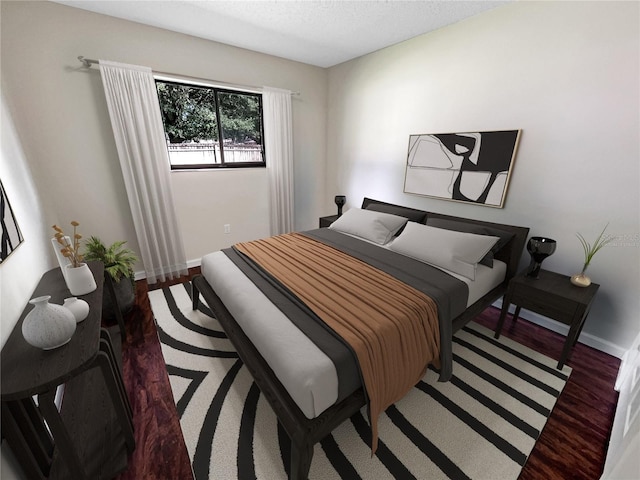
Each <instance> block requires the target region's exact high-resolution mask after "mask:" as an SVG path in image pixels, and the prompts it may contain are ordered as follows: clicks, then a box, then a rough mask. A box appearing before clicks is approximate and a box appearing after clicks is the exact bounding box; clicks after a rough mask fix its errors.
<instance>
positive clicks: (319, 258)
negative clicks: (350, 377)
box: [235, 233, 440, 452]
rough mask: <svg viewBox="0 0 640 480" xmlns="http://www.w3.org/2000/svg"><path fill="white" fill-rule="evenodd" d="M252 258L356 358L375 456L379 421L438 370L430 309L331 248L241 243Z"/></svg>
mask: <svg viewBox="0 0 640 480" xmlns="http://www.w3.org/2000/svg"><path fill="white" fill-rule="evenodd" d="M235 247H236V249H237V250H238V251H240V252H242V253H243V254H245V255H247V256H248V257H250V258H251V259H252V260H253V261H255V262H256V263H257V264H259V265H260V266H261V267H262V268H263V269H264V270H265V271H267V272H268V273H269V274H270V275H272V276H273V277H275V278H276V279H277V280H278V281H279V282H280V283H282V284H283V285H284V286H286V287H287V288H288V289H289V290H290V291H291V292H293V293H294V294H295V295H296V296H297V297H298V298H300V300H302V301H303V302H304V303H305V304H306V305H307V306H308V307H309V308H310V309H311V310H313V312H314V313H315V314H316V315H317V316H318V317H320V318H321V319H322V320H323V321H324V322H325V323H326V324H327V325H329V326H330V327H331V328H332V329H333V330H334V331H335V332H336V333H338V334H339V335H340V336H341V337H342V338H343V339H344V340H345V341H346V342H347V343H348V344H349V345H350V346H351V348H352V349H353V350H354V352H355V353H356V356H357V358H358V363H359V366H360V370H361V372H362V377H363V382H364V385H365V389H366V392H367V396H368V400H369V415H370V419H371V433H372V444H371V448H372V451H373V452H375V450H376V447H377V444H378V426H377V424H378V416H379V414H380V413H382V412H383V411H384V410H385V409H386V408H387V407H389V406H390V405H392V404H393V403H395V402H397V401H398V400H400V399H401V398H402V397H403V396H404V395H405V394H406V393H407V392H408V391H409V390H410V389H411V388H412V387H413V386H414V385H415V384H416V383H417V382H418V381H420V379H421V378H422V377H423V376H424V374H425V371H426V368H427V366H428V365H429V364H430V363H434V364H435V365H436V367H438V366H439V365H438V362H439V353H440V352H439V338H440V337H439V326H438V314H437V307H436V304H435V302H434V301H433V300H432V299H431V298H430V297H428V296H427V295H425V294H424V293H422V292H419V291H418V290H416V289H414V288H413V287H410V286H408V285H406V284H405V283H403V282H401V281H399V280H397V279H395V278H394V277H392V276H390V275H388V274H387V273H384V272H382V271H380V270H378V269H376V268H374V267H371V266H370V265H368V264H366V263H364V262H362V261H360V260H357V259H355V258H353V257H351V256H350V255H347V254H345V253H343V252H341V251H339V250H337V249H334V248H333V247H330V246H328V245H325V244H323V243H321V242H318V241H315V240H313V239H311V238H309V237H306V236H304V235H300V234H296V233H291V234H286V235H279V236H276V237H270V238H267V239H264V240H257V241H254V242H248V243H239V244H237V245H236V246H235Z"/></svg>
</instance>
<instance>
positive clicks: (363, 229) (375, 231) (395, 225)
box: [329, 208, 407, 245]
mask: <svg viewBox="0 0 640 480" xmlns="http://www.w3.org/2000/svg"><path fill="white" fill-rule="evenodd" d="M406 223H407V219H406V218H405V217H399V216H397V215H391V214H389V213H382V212H374V211H372V210H362V209H360V208H350V209H349V210H347V211H346V212H345V213H344V214H342V216H341V217H340V218H338V219H337V220H336V221H335V222H333V223H332V224H331V225H330V226H329V228H330V229H332V230H337V231H338V232H342V233H348V234H350V235H354V236H356V237H360V238H363V239H365V240H369V241H371V242H374V243H377V244H379V245H384V244H385V243H387V242H388V241H389V240H391V238H392V237H393V235H394V234H395V233H396V232H397V231H398V230H400V229H401V228H402V227H404V225H405V224H406Z"/></svg>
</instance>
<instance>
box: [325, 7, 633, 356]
mask: <svg viewBox="0 0 640 480" xmlns="http://www.w3.org/2000/svg"><path fill="white" fill-rule="evenodd" d="M639 7H640V4H638V3H637V2H515V3H513V4H509V5H507V6H504V7H500V8H498V9H496V10H492V11H490V12H487V13H484V14H482V15H479V16H477V17H473V18H471V19H468V20H465V21H463V22H460V23H458V24H455V25H452V26H449V27H446V28H442V29H440V30H438V31H436V32H432V33H430V34H426V35H423V36H420V37H417V38H415V39H412V40H409V41H406V42H403V43H401V44H398V45H395V46H393V47H390V48H386V49H384V50H381V51H378V52H376V53H373V54H370V55H367V56H364V57H361V58H359V59H356V60H353V61H350V62H346V63H344V64H341V65H338V66H336V67H333V68H331V69H329V110H328V117H327V118H328V130H327V138H328V147H327V194H326V196H325V198H326V200H325V201H326V202H327V205H326V208H325V210H330V209H331V200H330V199H331V198H332V197H333V195H335V194H345V195H346V196H347V202H348V203H347V204H348V206H359V205H360V203H361V201H362V198H363V197H364V196H369V197H374V198H379V199H382V200H386V201H390V202H394V203H400V204H404V205H410V206H414V207H417V208H422V209H425V210H432V211H437V212H442V213H448V214H453V215H460V216H467V217H471V218H480V219H484V220H489V221H495V222H500V223H512V224H516V225H523V226H529V227H530V228H531V234H532V235H543V236H549V237H551V238H554V239H556V240H557V241H558V249H557V251H556V253H555V254H554V255H553V256H551V257H549V258H548V259H547V260H546V261H545V263H544V267H545V268H548V269H551V270H555V271H558V272H562V273H565V274H569V275H571V274H573V273H577V272H578V271H579V269H580V268H581V266H582V258H583V257H582V250H581V247H580V244H579V242H578V240H577V238H576V237H575V233H576V232H581V233H582V234H584V235H585V236H586V237H587V238H588V239H589V240H593V239H595V237H596V236H597V234H598V233H599V232H600V230H601V229H602V228H603V227H604V225H605V224H606V223H607V222H610V223H611V224H610V227H609V232H610V233H612V234H615V235H620V236H621V237H620V241H618V242H617V243H616V244H614V245H612V246H610V247H607V248H605V249H604V250H602V251H601V252H600V253H598V254H597V255H596V257H595V258H594V260H593V262H592V265H591V267H590V268H589V271H588V273H589V274H590V276H591V277H592V279H593V281H595V282H596V283H599V284H600V285H601V288H600V291H599V292H598V295H597V297H596V300H595V303H594V306H593V309H592V312H591V314H590V316H589V318H588V319H587V322H586V325H585V327H584V331H583V335H582V337H581V341H583V342H585V343H590V344H592V345H596V346H598V347H599V348H602V349H605V350H607V351H609V352H611V353H614V354H621V353H622V352H623V351H624V350H625V349H626V348H628V346H629V344H630V342H631V340H632V339H633V338H634V337H635V335H636V333H637V332H638V328H639V327H638V325H639V322H638V320H639V313H638V312H639V311H640V298H639V296H638V291H640V270H639V269H640V232H639V230H640V205H639V204H640V199H639V193H638V192H639V190H640V171H639V165H640V162H639V159H640V152H639V147H640V124H639V119H640V95H639V90H640V75H639V60H640V52H639V47H640V34H639V25H638V24H639V17H640V15H639ZM515 128H520V129H522V131H523V132H522V137H521V142H520V147H519V150H518V154H517V157H516V161H515V166H514V170H513V173H512V177H511V183H510V187H509V191H508V196H507V199H506V204H505V207H504V208H503V209H494V208H488V207H482V206H476V205H468V204H460V203H456V202H448V201H443V200H436V199H429V198H426V197H420V196H415V195H407V194H403V193H402V190H403V180H404V171H405V162H406V155H407V145H408V138H409V135H410V134H421V133H445V132H468V131H483V130H500V129H515ZM333 208H334V209H335V207H333ZM527 261H528V255H527V254H526V253H525V255H524V256H523V266H524V265H526V262H527Z"/></svg>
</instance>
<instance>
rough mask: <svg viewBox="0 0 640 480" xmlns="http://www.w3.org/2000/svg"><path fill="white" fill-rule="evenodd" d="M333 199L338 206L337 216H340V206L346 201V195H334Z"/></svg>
mask: <svg viewBox="0 0 640 480" xmlns="http://www.w3.org/2000/svg"><path fill="white" fill-rule="evenodd" d="M334 201H335V202H336V205H337V206H338V217H340V216H341V215H342V207H343V206H344V204H345V203H347V197H345V196H344V195H336V197H335V198H334Z"/></svg>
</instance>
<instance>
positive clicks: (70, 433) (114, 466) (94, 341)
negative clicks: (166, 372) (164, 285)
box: [0, 262, 135, 480]
mask: <svg viewBox="0 0 640 480" xmlns="http://www.w3.org/2000/svg"><path fill="white" fill-rule="evenodd" d="M89 267H90V268H91V271H92V272H93V275H94V277H95V280H96V284H97V286H98V288H97V289H96V290H94V291H93V292H91V293H89V294H87V295H82V296H80V297H79V298H82V299H83V300H85V301H86V302H87V303H88V304H89V307H90V309H89V316H88V317H87V318H86V319H85V320H84V321H82V322H81V323H79V324H77V327H76V331H75V333H74V334H73V337H71V340H70V341H69V342H68V343H67V344H66V345H63V346H61V347H58V348H56V349H53V350H41V349H39V348H36V347H33V346H31V345H29V344H28V343H27V342H26V341H25V340H24V337H23V336H22V322H23V321H24V318H25V316H26V315H27V313H28V312H29V311H30V310H31V309H32V308H33V306H32V305H28V306H27V307H26V308H25V309H24V311H23V312H22V315H21V316H20V319H19V320H18V323H17V324H16V326H15V328H14V329H13V331H12V332H11V335H10V336H9V338H8V339H7V342H6V344H5V346H4V347H3V349H2V352H1V362H2V363H1V377H0V381H1V385H2V386H1V393H0V398H1V400H2V434H3V436H4V437H5V438H6V439H7V442H8V443H9V445H10V446H11V448H12V450H13V452H14V454H15V456H16V458H17V460H18V462H19V463H20V464H21V465H22V467H23V469H24V472H25V474H26V475H27V476H28V477H29V478H34V479H46V478H49V479H54V478H65V479H67V478H73V479H87V480H88V479H91V480H94V479H108V478H112V477H113V476H115V475H116V474H117V473H118V472H120V471H122V470H124V469H125V468H126V466H127V454H128V453H129V452H131V451H133V449H134V448H135V440H134V436H133V421H132V418H131V406H130V405H129V400H128V398H127V393H126V391H125V389H124V383H123V381H122V374H121V370H120V367H119V366H118V357H119V356H120V352H119V343H120V342H119V340H120V338H118V337H120V334H117V335H114V336H113V338H112V335H111V334H110V333H109V331H108V330H106V329H104V328H101V317H102V295H103V286H104V267H103V265H102V263H100V262H89ZM41 295H51V302H52V303H57V304H62V302H63V300H64V299H65V298H66V297H71V296H72V295H71V293H70V292H69V290H68V289H67V287H66V284H65V282H64V278H63V276H62V272H61V270H60V268H54V269H53V270H50V271H48V272H46V273H45V274H44V275H43V277H42V279H41V280H40V283H39V284H38V286H37V287H36V289H35V291H34V292H33V295H32V298H33V297H38V296H41ZM114 300H115V299H114ZM114 306H115V307H116V308H117V303H114ZM118 320H119V322H120V328H123V326H124V325H123V324H122V317H120V318H119V319H118ZM114 343H115V345H114ZM59 385H64V396H63V401H62V405H61V408H60V410H59V411H58V408H57V407H56V405H55V403H54V402H55V395H56V391H57V389H58V386H59ZM33 397H37V404H36V402H35V401H34V399H33ZM45 422H46V424H45ZM47 426H48V429H47ZM49 432H50V433H49Z"/></svg>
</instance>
